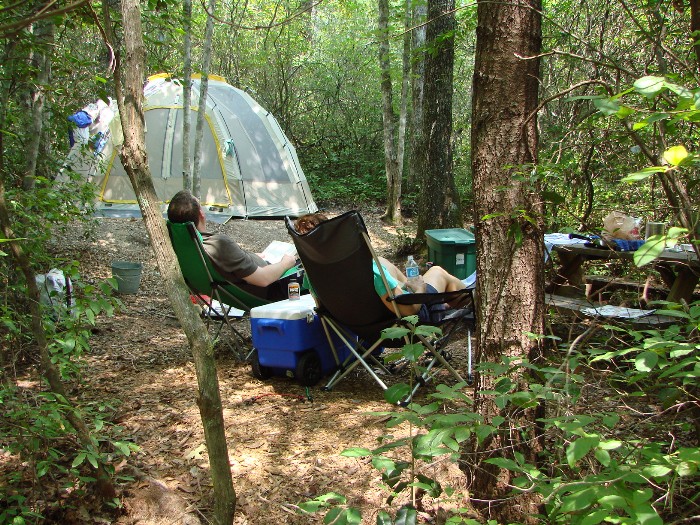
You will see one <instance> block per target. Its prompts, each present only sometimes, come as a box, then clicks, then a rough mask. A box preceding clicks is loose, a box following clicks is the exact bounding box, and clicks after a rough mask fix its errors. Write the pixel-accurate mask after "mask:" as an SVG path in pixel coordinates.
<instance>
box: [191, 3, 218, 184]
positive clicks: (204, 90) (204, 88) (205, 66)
mask: <svg viewBox="0 0 700 525" xmlns="http://www.w3.org/2000/svg"><path fill="white" fill-rule="evenodd" d="M207 11H208V15H207V28H206V31H205V32H204V56H203V57H202V80H201V83H200V86H199V109H198V111H197V129H196V130H195V136H194V171H193V173H192V193H193V194H194V195H196V196H197V197H201V195H200V194H199V193H200V182H201V173H200V172H201V170H202V162H203V161H202V140H203V137H204V125H205V119H204V116H205V113H206V110H207V96H208V94H209V66H210V65H211V41H212V38H213V37H214V18H213V16H214V12H215V11H216V0H209V3H208V4H207Z"/></svg>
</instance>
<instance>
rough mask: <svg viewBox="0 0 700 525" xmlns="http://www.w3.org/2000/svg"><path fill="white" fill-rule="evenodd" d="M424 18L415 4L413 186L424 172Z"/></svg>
mask: <svg viewBox="0 0 700 525" xmlns="http://www.w3.org/2000/svg"><path fill="white" fill-rule="evenodd" d="M425 16H426V6H425V3H423V2H417V3H416V5H415V7H414V9H413V27H414V29H413V31H411V39H412V41H411V47H412V57H411V58H412V60H411V109H412V112H411V139H410V140H411V144H410V157H409V158H410V160H409V166H408V183H409V185H410V186H415V185H416V183H417V182H418V181H420V180H422V177H423V173H424V172H425V140H424V139H423V88H424V81H425V50H424V47H425V24H424V22H425Z"/></svg>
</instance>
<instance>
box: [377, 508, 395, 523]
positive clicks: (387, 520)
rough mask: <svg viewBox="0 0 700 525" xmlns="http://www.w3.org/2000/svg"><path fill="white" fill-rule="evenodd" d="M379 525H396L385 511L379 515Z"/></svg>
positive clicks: (381, 511)
mask: <svg viewBox="0 0 700 525" xmlns="http://www.w3.org/2000/svg"><path fill="white" fill-rule="evenodd" d="M377 525H394V520H392V519H391V516H390V515H389V513H388V512H386V511H385V510H380V511H379V514H377Z"/></svg>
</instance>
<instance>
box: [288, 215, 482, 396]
mask: <svg viewBox="0 0 700 525" xmlns="http://www.w3.org/2000/svg"><path fill="white" fill-rule="evenodd" d="M286 224H287V230H288V231H289V234H290V235H291V236H292V239H293V241H294V244H295V245H296V248H297V252H298V255H299V257H300V259H301V261H302V264H303V265H304V269H305V270H306V276H307V277H308V279H309V281H310V283H311V288H312V293H313V294H314V295H315V296H316V299H317V302H318V304H319V306H318V307H317V313H318V315H319V317H320V318H321V321H322V324H323V327H324V329H325V330H326V335H327V336H328V338H329V341H330V342H331V349H332V350H333V352H334V355H335V356H336V362H338V358H337V352H336V350H335V347H334V344H333V342H332V339H331V337H330V332H329V330H331V331H332V332H333V333H334V334H335V335H336V336H337V337H338V338H339V339H340V340H341V341H342V343H343V344H344V345H345V346H346V347H347V349H348V350H349V351H350V354H351V355H350V356H349V357H348V359H346V360H345V361H344V362H342V363H339V370H338V371H337V372H336V373H335V375H334V376H333V377H332V378H331V379H330V381H329V382H328V384H327V385H326V389H331V388H333V387H334V386H335V385H336V384H337V383H338V382H339V381H340V380H341V379H343V378H344V377H345V376H347V374H348V373H349V372H350V371H352V370H353V369H354V368H355V367H356V366H358V365H361V366H363V367H364V368H365V369H366V370H367V372H368V373H369V374H370V375H371V376H372V378H373V379H374V380H375V381H376V382H377V383H378V384H379V386H380V387H381V388H382V389H384V390H386V388H387V386H386V384H385V383H384V382H383V381H382V380H381V379H380V378H379V376H378V375H377V373H375V371H374V370H373V366H374V367H379V369H380V370H381V371H382V372H384V373H390V371H389V369H388V367H386V366H385V365H384V364H383V363H382V361H381V360H380V359H379V358H378V354H379V352H380V349H381V347H382V346H392V343H393V346H400V345H402V344H403V342H404V341H403V340H402V341H387V340H386V339H383V336H382V330H384V329H385V328H390V327H392V326H403V325H405V321H404V320H403V319H402V318H401V315H400V314H399V310H398V308H394V312H392V311H390V310H389V309H388V308H387V307H386V306H385V304H384V301H383V300H382V298H381V297H380V296H379V295H378V294H377V292H376V291H375V288H374V275H373V271H372V261H373V260H374V261H375V262H376V263H377V266H378V268H379V270H380V273H381V274H382V278H383V280H384V283H385V285H386V277H385V276H384V274H383V270H382V266H381V264H380V263H379V262H378V260H377V256H376V254H375V253H374V250H373V249H372V245H371V242H370V239H369V235H368V233H367V228H366V226H365V223H364V221H363V220H362V217H361V216H360V214H359V213H358V212H356V211H350V212H347V213H344V214H343V215H339V216H338V217H335V218H333V219H330V220H328V221H325V222H323V223H321V224H320V225H319V226H318V227H316V228H315V229H314V230H312V231H310V232H308V233H306V234H299V233H298V232H297V231H296V230H295V229H294V224H293V222H292V220H291V219H290V218H289V217H287V219H286ZM386 288H387V290H388V289H389V286H386ZM457 299H462V300H463V302H464V303H465V306H464V307H462V308H459V309H458V310H454V311H449V312H447V313H446V315H445V316H444V318H443V319H442V320H441V321H439V322H438V323H436V325H440V327H441V328H442V331H443V335H442V337H440V338H439V339H437V340H429V339H428V338H426V337H424V336H422V335H420V334H417V337H418V338H419V339H420V341H421V342H422V343H423V344H424V345H425V347H426V349H427V354H428V356H427V357H428V362H427V364H426V365H425V366H424V367H422V372H421V373H420V376H419V377H418V380H417V381H416V386H415V388H414V389H413V391H412V392H411V393H410V394H409V395H408V397H407V398H406V400H405V401H404V402H403V403H404V404H405V403H407V402H408V401H410V399H411V398H412V397H413V395H414V394H415V392H416V390H417V389H418V388H419V387H420V385H421V384H424V383H426V382H427V381H429V380H430V379H432V377H433V376H434V375H435V374H436V373H437V371H438V370H439V368H440V367H439V366H436V365H441V366H442V367H444V368H445V369H447V370H448V371H449V372H450V373H451V374H452V375H453V376H454V377H455V379H456V380H457V381H460V382H462V381H464V380H463V379H462V377H461V376H460V374H459V373H458V372H457V371H456V370H455V369H454V368H453V367H452V366H451V365H450V363H449V362H448V361H447V359H446V354H445V352H444V351H443V349H442V347H443V346H444V344H445V343H446V342H447V341H448V340H449V338H450V336H451V335H452V333H453V332H454V331H455V330H456V329H457V328H458V326H460V325H462V326H465V327H466V329H467V341H468V343H467V345H468V353H469V356H468V359H469V375H468V378H469V380H470V381H471V331H472V329H473V327H474V313H473V307H472V306H473V299H472V292H471V290H460V291H457V292H447V293H442V294H402V295H400V296H398V297H397V298H393V297H392V300H395V302H400V303H401V304H426V305H427V306H428V307H429V308H430V307H431V306H434V305H438V304H439V305H440V307H441V309H442V310H443V311H444V306H443V305H444V303H445V302H447V301H454V300H457Z"/></svg>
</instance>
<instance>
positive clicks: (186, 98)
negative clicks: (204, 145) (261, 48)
mask: <svg viewBox="0 0 700 525" xmlns="http://www.w3.org/2000/svg"><path fill="white" fill-rule="evenodd" d="M182 11H183V13H182V21H183V27H182V30H183V32H184V33H185V35H184V46H183V47H184V50H183V55H184V67H183V77H184V78H183V80H182V82H183V86H182V187H183V188H184V189H186V190H192V158H191V153H190V128H191V122H192V119H191V113H190V108H191V107H192V0H184V2H183V6H182Z"/></svg>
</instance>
